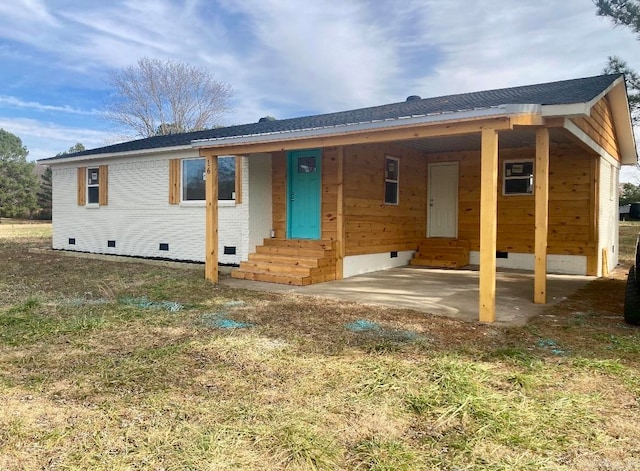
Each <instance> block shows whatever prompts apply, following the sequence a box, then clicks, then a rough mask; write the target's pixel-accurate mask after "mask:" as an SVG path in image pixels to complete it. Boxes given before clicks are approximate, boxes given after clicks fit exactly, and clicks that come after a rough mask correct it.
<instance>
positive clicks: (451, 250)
mask: <svg viewBox="0 0 640 471" xmlns="http://www.w3.org/2000/svg"><path fill="white" fill-rule="evenodd" d="M418 253H421V254H445V255H458V254H468V253H469V251H468V250H467V249H465V248H464V247H420V249H419V250H418Z"/></svg>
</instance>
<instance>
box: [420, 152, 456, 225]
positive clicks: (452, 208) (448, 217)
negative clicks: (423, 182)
mask: <svg viewBox="0 0 640 471" xmlns="http://www.w3.org/2000/svg"><path fill="white" fill-rule="evenodd" d="M427 211H428V219H427V237H457V236H458V162H447V163H439V164H429V205H428V209H427Z"/></svg>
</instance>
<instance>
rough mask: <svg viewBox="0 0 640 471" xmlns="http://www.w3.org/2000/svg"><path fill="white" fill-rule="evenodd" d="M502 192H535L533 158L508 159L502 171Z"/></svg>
mask: <svg viewBox="0 0 640 471" xmlns="http://www.w3.org/2000/svg"><path fill="white" fill-rule="evenodd" d="M502 194H503V195H505V196H507V195H532V194H533V160H517V161H514V160H507V161H505V162H504V168H503V173H502Z"/></svg>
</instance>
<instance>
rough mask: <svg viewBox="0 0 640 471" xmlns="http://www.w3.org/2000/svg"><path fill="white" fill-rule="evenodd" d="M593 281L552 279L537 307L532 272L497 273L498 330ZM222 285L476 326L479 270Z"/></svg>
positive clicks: (397, 271)
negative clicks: (389, 309) (410, 312)
mask: <svg viewBox="0 0 640 471" xmlns="http://www.w3.org/2000/svg"><path fill="white" fill-rule="evenodd" d="M594 279H595V278H594V277H589V276H576V275H548V277H547V304H546V305H540V304H534V303H533V273H530V272H520V271H498V273H497V289H496V323H495V324H496V325H500V326H522V325H525V324H526V323H527V321H528V320H529V319H531V318H532V317H534V316H536V315H538V314H540V313H541V312H542V310H543V309H544V308H545V307H546V306H549V305H552V304H555V303H557V302H560V301H562V300H563V299H565V298H566V297H567V296H569V295H571V294H572V293H574V292H575V291H577V290H578V289H580V288H581V287H583V286H584V285H586V284H587V283H588V282H589V281H591V280H594ZM220 283H221V284H224V285H226V286H230V287H234V288H244V289H251V290H259V291H270V292H280V293H295V294H301V295H311V296H319V297H325V298H331V299H336V300H343V301H351V302H357V303H362V304H376V305H383V306H389V307H393V308H398V309H413V310H416V311H421V312H425V313H429V314H435V315H440V316H447V317H452V318H455V319H460V320H464V321H467V322H477V321H478V302H479V301H478V286H479V272H478V271H477V270H473V269H470V270H440V269H428V268H415V267H400V268H392V269H389V270H384V271H378V272H373V273H367V274H364V275H358V276H354V277H351V278H346V279H344V280H339V281H329V282H326V283H318V284H315V285H310V286H288V285H278V284H274V283H262V282H258V281H246V280H236V279H234V278H230V277H224V278H221V280H220Z"/></svg>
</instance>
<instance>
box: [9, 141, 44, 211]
mask: <svg viewBox="0 0 640 471" xmlns="http://www.w3.org/2000/svg"><path fill="white" fill-rule="evenodd" d="M28 154H29V151H28V150H27V148H26V147H24V146H23V145H22V140H21V139H20V138H19V137H18V136H16V135H14V134H11V133H10V132H8V131H5V130H4V129H0V217H29V216H31V215H32V213H33V211H34V210H35V209H36V207H37V204H36V193H37V191H38V179H37V177H36V175H35V173H34V166H35V164H34V163H33V162H28V161H27V155H28Z"/></svg>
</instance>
